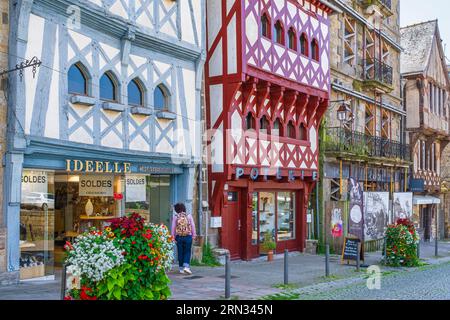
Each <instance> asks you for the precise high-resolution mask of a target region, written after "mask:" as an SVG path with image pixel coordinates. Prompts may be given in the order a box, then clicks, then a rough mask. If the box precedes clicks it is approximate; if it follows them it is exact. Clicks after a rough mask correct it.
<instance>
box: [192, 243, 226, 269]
mask: <svg viewBox="0 0 450 320" xmlns="http://www.w3.org/2000/svg"><path fill="white" fill-rule="evenodd" d="M191 265H192V266H198V267H220V266H221V264H220V263H219V262H218V261H217V259H216V257H215V256H214V253H213V251H212V248H211V245H210V244H209V243H205V244H204V245H203V255H202V261H197V260H195V259H192V260H191Z"/></svg>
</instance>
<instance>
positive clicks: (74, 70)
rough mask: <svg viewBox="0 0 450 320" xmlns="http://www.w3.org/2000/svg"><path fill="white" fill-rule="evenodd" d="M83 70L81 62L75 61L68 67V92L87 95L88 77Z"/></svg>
mask: <svg viewBox="0 0 450 320" xmlns="http://www.w3.org/2000/svg"><path fill="white" fill-rule="evenodd" d="M85 70H86V69H85V68H84V66H83V65H82V64H81V63H76V64H74V65H72V66H71V67H70V68H69V72H68V74H67V77H68V80H69V87H68V89H69V93H71V94H82V95H88V93H89V92H88V77H87V73H86V71H85Z"/></svg>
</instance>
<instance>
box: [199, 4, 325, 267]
mask: <svg viewBox="0 0 450 320" xmlns="http://www.w3.org/2000/svg"><path fill="white" fill-rule="evenodd" d="M215 1H219V0H215ZM245 1H250V2H254V3H255V4H257V3H259V1H260V0H245ZM261 1H262V0H261ZM266 1H267V0H266ZM269 1H272V0H269ZM287 1H290V2H293V3H295V4H296V5H299V4H298V2H303V1H304V0H300V1H293V0H292V1H291V0H287ZM219 2H220V3H221V16H220V15H219V14H218V13H216V14H214V13H208V12H207V16H208V18H209V15H210V14H211V17H214V18H215V19H216V18H217V19H221V21H222V23H221V26H220V28H219V30H218V31H217V35H215V37H214V38H212V43H208V44H207V47H208V48H209V49H208V55H207V61H206V64H205V75H206V86H205V88H206V89H205V95H206V105H207V112H206V120H207V129H208V131H209V132H208V144H207V150H208V152H207V154H208V181H209V184H208V191H209V192H208V193H209V205H210V209H211V212H212V216H216V217H219V216H221V217H222V226H229V225H230V221H229V220H227V219H230V217H231V216H232V215H231V214H227V209H228V207H229V203H228V192H229V191H237V192H239V203H240V204H239V206H240V212H239V215H238V220H239V222H237V221H236V223H235V224H234V221H233V223H231V224H232V225H235V226H236V228H234V229H233V230H227V227H225V228H220V229H219V236H220V245H221V246H222V247H223V248H228V247H231V243H232V242H233V241H234V240H235V239H236V238H240V239H241V244H240V250H239V252H238V253H233V252H232V257H233V258H242V259H245V260H250V259H252V258H254V257H256V256H257V255H258V252H257V251H255V248H254V247H253V246H252V244H251V240H252V195H253V193H254V192H258V191H263V192H264V191H267V192H269V191H271V192H272V191H273V192H277V191H279V192H282V191H288V192H295V194H296V203H295V208H296V212H295V215H296V218H295V221H296V227H295V230H296V237H295V240H293V241H286V242H280V243H279V244H278V248H277V249H284V248H286V249H289V250H299V251H303V250H304V248H305V244H306V243H305V240H306V230H307V223H306V212H307V207H308V201H309V197H310V194H311V192H312V190H313V189H314V187H315V185H316V181H317V179H318V176H319V172H318V167H319V163H318V159H319V150H318V129H319V125H320V122H321V119H322V117H323V115H324V114H325V111H326V109H327V106H328V103H329V92H328V91H327V90H321V89H318V88H316V87H314V86H310V85H305V84H303V83H299V82H297V81H294V80H293V79H290V78H288V77H282V76H280V75H277V74H274V73H271V72H268V71H267V70H263V69H261V68H258V67H255V66H252V65H249V64H247V62H246V61H245V54H244V52H243V42H244V41H246V35H245V30H244V29H245V18H244V14H243V11H244V0H236V1H235V2H234V4H233V5H232V6H231V7H229V6H227V1H226V0H222V1H219ZM311 2H312V3H313V4H315V5H317V6H319V7H320V8H321V10H324V11H325V12H327V13H330V12H331V10H330V9H329V8H327V7H325V6H324V5H323V4H321V3H320V2H319V1H311ZM228 3H229V1H228ZM208 8H209V7H207V10H208ZM261 10H262V9H261ZM264 10H266V9H264ZM264 10H262V11H261V14H262V13H264V12H265V11H264ZM311 14H312V15H314V13H311ZM233 19H235V21H236V34H237V35H242V36H237V37H236V45H235V50H236V52H235V53H236V69H237V70H236V71H237V72H235V73H231V74H230V73H228V69H229V68H228V67H229V63H230V59H229V57H228V52H229V51H228V40H229V39H228V37H227V32H228V31H229V30H228V28H229V27H228V26H229V25H230V22H231V21H232V20H233ZM271 22H272V24H273V22H274V18H273V17H271ZM208 29H209V23H208V24H207V30H206V32H207V34H208V32H209V30H208ZM285 29H286V30H285V32H287V30H288V28H286V26H285ZM300 34H302V32H297V35H300ZM207 38H208V37H207ZM297 41H299V39H297ZM220 45H221V48H222V51H221V56H222V59H221V62H222V65H221V69H222V70H221V74H220V75H214V76H210V74H211V66H210V61H212V60H211V57H212V55H213V54H214V53H215V51H216V49H217V48H219V46H220ZM297 47H298V50H297V51H299V50H300V48H299V46H297ZM298 54H299V55H300V53H298ZM216 71H217V70H216ZM328 75H329V73H328ZM212 86H221V88H222V99H223V100H222V101H221V103H220V105H222V109H221V110H219V111H217V110H216V112H215V118H214V119H213V118H212V112H211V109H212V108H214V107H215V105H214V103H217V101H211V96H212V94H211V87H212ZM249 113H250V114H252V116H253V117H254V119H255V124H256V130H254V131H251V132H249V131H246V132H243V133H242V135H241V136H240V137H239V138H237V139H236V138H235V137H233V136H232V135H231V134H230V133H229V132H227V130H228V129H232V125H233V121H234V125H235V124H236V119H239V120H240V121H241V122H242V128H245V119H246V116H247V114H249ZM261 117H267V119H268V120H269V123H270V127H271V128H273V124H274V122H275V121H276V119H279V120H280V122H281V123H282V128H280V132H281V134H280V135H282V134H283V132H286V126H287V124H288V123H289V121H291V122H292V123H293V124H294V126H295V128H296V129H295V130H296V136H297V137H299V130H300V125H301V124H303V125H304V126H305V128H306V131H307V140H297V139H292V138H288V137H284V136H283V137H279V138H277V139H278V140H276V141H275V142H274V141H271V136H270V135H267V134H266V133H263V132H260V131H259V126H260V119H261ZM233 119H234V120H233ZM221 128H222V129H223V134H222V135H219V136H218V137H219V139H222V140H221V142H222V146H223V159H220V160H221V161H223V162H222V163H223V170H216V171H215V172H213V166H212V156H211V146H212V144H211V136H212V135H213V134H214V132H215V131H216V130H219V129H221ZM310 132H313V133H314V137H310V134H309V133H310ZM311 139H312V140H313V141H311ZM259 140H262V141H264V143H258V141H259ZM252 141H256V143H253V142H252ZM216 143H217V141H216ZM312 145H314V147H312ZM215 160H216V161H217V159H215ZM266 168H270V169H269V171H268V172H265V170H266ZM273 168H278V169H273ZM237 170H241V173H242V174H240V175H239V176H237ZM252 170H253V171H252ZM254 170H258V171H259V176H258V177H257V178H256V179H254V177H253V178H252V177H251V174H252V173H253V172H254ZM264 173H267V176H265V175H264ZM293 176H294V177H295V178H294V179H292V177H293ZM236 232H239V233H240V234H239V237H236Z"/></svg>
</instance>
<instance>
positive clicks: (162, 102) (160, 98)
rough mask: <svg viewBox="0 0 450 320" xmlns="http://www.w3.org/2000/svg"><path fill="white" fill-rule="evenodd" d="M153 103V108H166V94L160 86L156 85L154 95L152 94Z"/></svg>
mask: <svg viewBox="0 0 450 320" xmlns="http://www.w3.org/2000/svg"><path fill="white" fill-rule="evenodd" d="M154 96H155V97H154V105H155V109H159V110H163V109H166V107H167V103H166V100H167V98H166V96H165V95H164V92H163V91H162V90H161V88H160V87H156V89H155V95H154Z"/></svg>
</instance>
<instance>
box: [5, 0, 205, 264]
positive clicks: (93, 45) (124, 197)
mask: <svg viewBox="0 0 450 320" xmlns="http://www.w3.org/2000/svg"><path fill="white" fill-rule="evenodd" d="M205 2H206V1H205V0H178V1H177V0H80V1H69V0H34V1H33V0H18V1H15V3H16V5H14V6H12V8H11V19H10V20H11V30H10V57H11V59H10V66H14V65H16V64H18V63H21V62H23V61H24V60H26V59H31V58H32V57H37V58H38V59H39V60H40V61H42V64H41V66H40V67H38V68H36V72H35V74H33V72H32V70H31V69H26V70H24V71H23V72H22V73H19V72H17V73H14V74H12V75H11V77H10V79H9V109H10V112H9V140H8V141H9V146H8V153H7V156H6V181H8V186H7V187H6V188H5V189H6V190H5V199H7V200H6V201H5V203H6V205H5V210H6V216H7V223H8V239H9V241H8V268H9V270H10V271H13V270H18V268H19V261H22V258H23V250H20V249H19V241H21V242H20V243H22V241H30V239H28V238H27V237H29V231H24V232H25V236H24V235H23V234H21V233H20V232H19V225H20V226H22V224H25V229H26V228H27V222H26V221H24V219H23V216H24V210H25V209H24V201H26V199H25V200H24V197H27V195H24V190H25V189H26V188H28V187H30V186H28V185H27V184H26V183H27V182H28V181H31V182H33V179H35V178H33V179H31V180H30V179H29V178H27V177H30V176H32V177H35V176H36V175H39V174H41V173H42V172H44V175H45V177H46V179H47V181H48V185H47V186H46V187H44V190H45V191H43V193H45V194H48V197H49V198H51V197H55V199H54V203H55V204H54V209H53V210H54V212H53V213H51V210H52V205H48V206H47V208H48V212H49V214H50V215H53V214H54V216H55V217H54V220H55V223H54V225H53V226H52V227H51V228H53V229H52V230H53V231H54V235H55V237H56V238H55V239H57V237H58V236H59V232H60V231H66V232H67V231H69V230H68V229H70V228H71V226H70V223H67V219H66V222H65V228H63V229H65V230H57V224H58V221H57V215H58V214H62V215H64V214H66V218H67V212H68V209H67V208H68V205H66V206H65V207H64V205H61V204H59V203H58V201H59V200H58V199H57V193H58V190H59V188H60V189H61V190H65V189H67V190H69V189H70V181H71V179H72V175H73V174H74V173H76V174H78V175H79V177H78V178H76V179H78V180H77V181H81V180H82V179H83V177H82V176H83V175H88V176H90V175H92V176H93V175H94V174H96V175H98V176H106V175H111V177H112V178H111V179H112V180H111V181H113V184H114V187H113V189H114V190H113V192H111V193H110V194H108V197H109V199H110V200H111V201H110V202H111V203H110V207H111V208H112V209H111V208H109V209H108V208H105V207H101V206H100V205H99V207H98V208H97V207H96V204H95V201H94V200H95V199H89V200H90V201H92V202H93V203H94V213H95V210H98V211H101V210H106V211H108V210H109V211H110V212H111V211H112V212H113V213H114V215H115V216H121V215H123V214H125V213H129V212H132V211H133V210H135V211H136V210H140V211H139V212H142V213H143V214H144V215H145V214H148V215H149V218H150V220H151V221H152V222H158V223H159V222H162V223H166V224H168V223H169V221H166V217H168V216H169V212H171V211H170V204H173V203H175V202H178V201H183V202H185V203H186V204H187V207H188V208H191V206H192V200H193V189H194V180H195V179H194V171H195V170H194V169H195V165H196V164H198V163H200V159H201V136H200V135H201V126H200V118H201V111H200V102H201V101H200V99H201V94H200V93H201V78H202V72H203V71H202V70H203V63H204V59H205V53H204V43H205V41H204V34H205V30H204V28H205V27H204V25H205V24H204V21H203V20H204V16H205V15H204V11H205ZM105 76H107V77H105ZM80 79H81V80H80ZM37 172H38V173H39V174H38V173H37ZM63 175H66V176H68V178H63V177H62V176H63ZM155 175H157V176H158V177H162V178H161V179H159V178H158V179H159V180H154V179H155V178H154V176H155ZM24 177H25V178H24ZM129 177H131V178H133V179H135V178H136V177H137V178H136V179H137V180H139V179H138V178H139V177H141V178H143V179H147V181H146V189H145V188H143V189H140V190H141V191H142V192H141V193H142V196H141V198H142V199H141V198H139V197H134V196H132V195H131V192H132V190H135V189H133V188H132V187H131V184H130V185H129V181H134V180H131V178H129ZM64 179H65V180H64ZM76 179H75V178H73V179H72V180H73V181H75V180H76ZM35 180H36V179H35ZM37 180H39V179H37ZM37 180H36V181H37ZM63 180H64V181H69V182H67V187H64V186H63V185H62V184H61V183H62V182H61V181H63ZM137 180H136V181H137ZM22 181H25V182H23V183H21V182H22ZM51 183H52V185H50V184H51ZM80 183H81V182H80ZM130 183H131V182H130ZM144 183H145V181H144ZM155 185H156V187H155ZM35 187H36V186H35V185H31V187H30V188H31V189H32V190H35V189H33V188H35ZM133 187H135V186H133ZM79 188H80V190H78V189H77V190H78V192H79V194H82V190H81V184H80V187H79ZM152 188H153V189H152ZM154 188H156V189H154ZM27 190H28V189H27ZM136 190H137V189H136ZM152 190H153V191H152ZM155 190H156V191H155ZM28 191H29V190H28ZM68 192H69V191H67V193H68ZM75 192H76V191H75ZM84 192H86V191H85V190H84V191H83V193H84ZM108 192H109V191H108ZM155 192H158V195H157V196H155V194H156V193H155ZM138 193H139V192H137V194H138ZM85 198H86V200H87V198H88V197H85ZM64 199H65V198H64ZM77 199H78V200H79V201H81V202H82V201H83V197H82V196H79V197H78V198H77ZM129 199H131V200H130V201H128V200H129ZM132 199H134V200H133V201H132ZM152 199H154V200H152ZM74 201H75V200H74ZM113 201H114V204H112V203H113ZM156 201H158V204H159V205H157V204H155V203H156ZM164 201H165V202H164ZM163 202H164V203H163ZM67 203H69V201H67ZM99 203H100V202H99ZM130 203H133V204H135V203H139V205H135V206H134V207H133V206H131V205H130ZM147 207H148V208H147ZM61 208H63V209H61ZM83 208H84V207H83ZM155 208H156V209H155ZM33 210H34V209H33ZM58 210H60V211H61V210H62V211H63V212H62V213H61V212H58ZM71 210H72V209H71ZM73 210H75V211H76V210H78V209H76V208H75V207H74V209H73ZM80 210H81V209H80ZM83 210H84V209H83ZM145 210H147V211H145ZM75 211H74V212H75ZM155 211H158V213H157V214H154V212H155ZM27 212H28V211H27ZM64 212H65V213H64ZM27 214H28V213H27ZM83 214H84V212H82V213H81V216H82V215H83ZM155 217H156V218H155ZM163 217H164V218H163ZM51 219H53V218H51V217H50V220H51ZM70 219H72V220H73V221H74V222H73V224H74V225H75V224H76V222H75V221H76V220H77V214H76V213H73V214H72V216H71V217H70ZM155 219H156V220H155ZM158 219H159V221H157V220H158ZM80 223H81V224H82V223H83V221H80ZM77 227H78V225H77ZM74 228H75V227H73V229H74ZM34 229H36V226H35V228H34ZM26 230H28V229H26ZM52 230H51V231H52ZM51 231H50V232H49V233H51ZM72 231H74V230H72ZM19 237H20V239H19ZM22 238H23V239H22ZM53 246H54V247H56V246H57V244H56V240H55V244H53ZM50 247H51V246H50ZM47 249H48V248H47ZM48 250H50V249H48ZM55 250H56V249H55ZM21 251H22V256H21ZM20 263H22V262H20ZM20 267H22V265H20ZM46 267H47V265H46Z"/></svg>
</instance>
